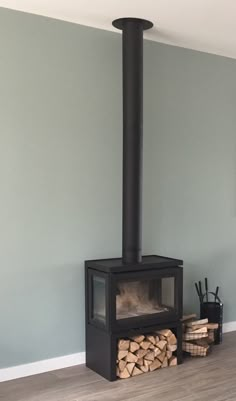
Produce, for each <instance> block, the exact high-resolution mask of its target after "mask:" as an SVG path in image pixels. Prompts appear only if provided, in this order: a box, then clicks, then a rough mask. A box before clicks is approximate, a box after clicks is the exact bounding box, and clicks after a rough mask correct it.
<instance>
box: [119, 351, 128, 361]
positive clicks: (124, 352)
mask: <svg viewBox="0 0 236 401" xmlns="http://www.w3.org/2000/svg"><path fill="white" fill-rule="evenodd" d="M127 355H128V351H118V360H119V361H120V360H121V359H124V358H125V357H126V356H127Z"/></svg>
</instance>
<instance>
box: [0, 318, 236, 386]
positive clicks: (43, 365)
mask: <svg viewBox="0 0 236 401" xmlns="http://www.w3.org/2000/svg"><path fill="white" fill-rule="evenodd" d="M223 331H224V333H229V332H231V331H236V321H235V322H228V323H224V327H223ZM83 363H85V352H79V353H77V354H72V355H66V356H60V357H58V358H52V359H47V360H44V361H38V362H33V363H27V364H25V365H19V366H13V367H10V368H5V369H0V382H4V381H8V380H13V379H19V378H21V377H26V376H32V375H37V374H39V373H45V372H51V371H52V370H57V369H63V368H69V367H70V366H76V365H81V364H83Z"/></svg>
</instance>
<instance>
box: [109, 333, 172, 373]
mask: <svg viewBox="0 0 236 401" xmlns="http://www.w3.org/2000/svg"><path fill="white" fill-rule="evenodd" d="M176 350H177V338H176V336H175V334H174V333H173V332H172V331H171V330H169V329H165V330H159V331H156V332H152V333H151V334H146V335H142V334H140V335H136V336H133V337H130V338H124V339H120V340H118V344H117V361H116V374H117V377H119V378H120V379H127V378H129V377H131V376H138V375H141V374H142V373H147V372H153V371H154V370H157V369H160V368H166V367H169V366H176V365H177V357H176V355H175V352H176Z"/></svg>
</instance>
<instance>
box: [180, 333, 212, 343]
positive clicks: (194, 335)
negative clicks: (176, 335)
mask: <svg viewBox="0 0 236 401" xmlns="http://www.w3.org/2000/svg"><path fill="white" fill-rule="evenodd" d="M205 337H208V334H207V333H185V334H183V340H185V341H191V340H199V339H200V338H205Z"/></svg>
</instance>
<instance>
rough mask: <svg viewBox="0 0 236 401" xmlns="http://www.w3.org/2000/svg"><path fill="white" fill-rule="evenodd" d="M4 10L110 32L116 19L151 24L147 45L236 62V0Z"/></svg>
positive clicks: (93, 0) (2, 2)
mask: <svg viewBox="0 0 236 401" xmlns="http://www.w3.org/2000/svg"><path fill="white" fill-rule="evenodd" d="M0 7H6V8H12V9H15V10H21V11H26V12H30V13H34V14H39V15H44V16H48V17H52V18H57V19H61V20H65V21H71V22H75V23H78V24H82V25H88V26H93V27H97V28H101V29H107V30H115V28H113V27H112V25H111V22H112V20H113V19H115V18H119V17H139V18H145V19H150V20H151V21H152V22H153V23H154V28H153V29H152V30H150V31H147V32H145V37H146V38H147V39H151V40H155V41H158V42H164V43H169V44H172V45H175V46H182V47H187V48H190V49H196V50H201V51H205V52H208V53H214V54H219V55H223V56H228V57H232V58H236V0H0Z"/></svg>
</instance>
